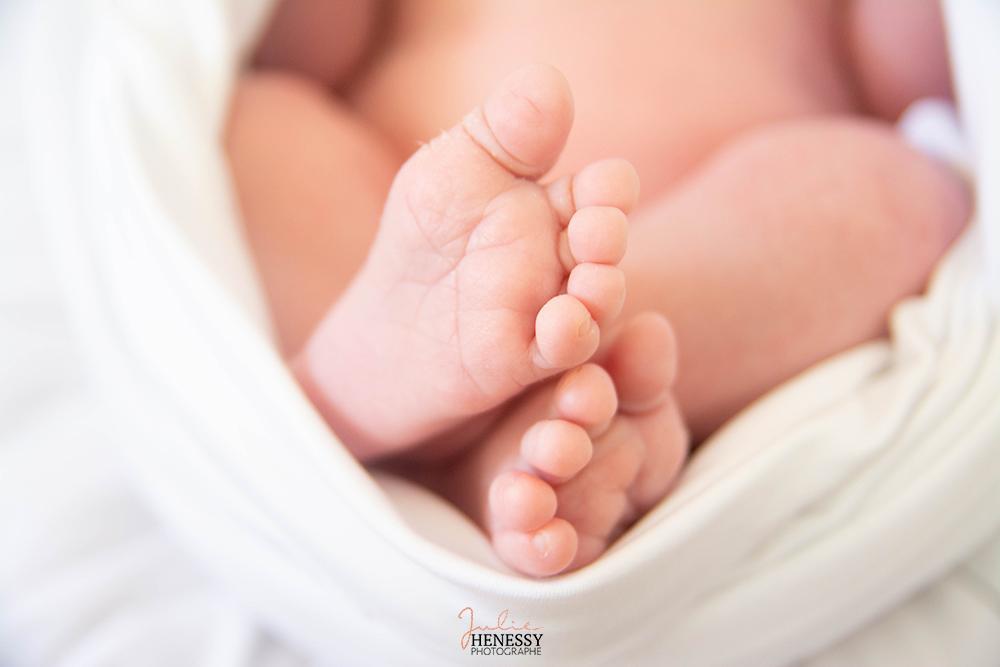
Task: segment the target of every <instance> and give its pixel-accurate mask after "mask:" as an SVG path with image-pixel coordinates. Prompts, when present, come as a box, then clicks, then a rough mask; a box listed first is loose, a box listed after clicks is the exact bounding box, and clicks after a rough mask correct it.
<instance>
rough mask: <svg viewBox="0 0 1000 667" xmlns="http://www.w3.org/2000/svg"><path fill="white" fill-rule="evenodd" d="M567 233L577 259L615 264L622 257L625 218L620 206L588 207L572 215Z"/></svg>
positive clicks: (625, 241) (625, 239) (573, 254)
mask: <svg viewBox="0 0 1000 667" xmlns="http://www.w3.org/2000/svg"><path fill="white" fill-rule="evenodd" d="M566 233H567V238H568V241H569V250H570V253H571V254H572V256H573V259H574V260H575V261H576V262H578V263H584V262H593V263H596V264H617V263H618V262H620V261H621V259H622V257H624V256H625V247H626V244H627V242H628V218H626V217H625V213H624V212H623V211H622V210H621V209H619V208H614V207H612V206H588V207H586V208H581V209H579V210H578V211H577V212H576V213H574V214H573V217H572V218H571V219H570V221H569V227H568V228H567V232H566Z"/></svg>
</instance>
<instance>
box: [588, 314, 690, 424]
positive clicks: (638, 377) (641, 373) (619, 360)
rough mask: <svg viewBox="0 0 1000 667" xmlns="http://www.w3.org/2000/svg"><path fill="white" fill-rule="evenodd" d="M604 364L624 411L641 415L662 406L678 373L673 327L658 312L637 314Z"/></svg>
mask: <svg viewBox="0 0 1000 667" xmlns="http://www.w3.org/2000/svg"><path fill="white" fill-rule="evenodd" d="M603 365H604V367H605V368H607V369H608V373H610V374H611V377H612V378H613V379H614V381H615V387H617V389H618V399H619V403H620V405H621V408H622V410H624V411H626V412H641V411H645V410H650V409H653V408H656V407H657V406H660V405H662V404H663V403H664V402H665V401H666V400H667V398H668V397H669V394H670V387H671V386H672V385H673V382H674V378H675V376H676V374H677V344H676V341H675V338H674V333H673V328H672V327H671V326H670V323H669V322H668V321H667V319H666V318H665V317H663V316H662V315H660V314H658V313H652V312H648V313H642V314H640V315H636V316H635V317H633V318H632V319H631V320H629V321H628V322H627V323H626V324H625V325H624V326H623V327H622V329H621V331H619V333H618V335H617V336H616V337H615V339H614V342H613V343H612V344H611V347H610V348H609V349H608V352H607V356H606V358H604V359H603Z"/></svg>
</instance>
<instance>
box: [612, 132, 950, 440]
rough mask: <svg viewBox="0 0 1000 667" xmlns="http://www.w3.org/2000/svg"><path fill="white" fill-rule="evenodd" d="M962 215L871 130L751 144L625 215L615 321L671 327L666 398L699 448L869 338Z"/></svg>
mask: <svg viewBox="0 0 1000 667" xmlns="http://www.w3.org/2000/svg"><path fill="white" fill-rule="evenodd" d="M969 207H970V203H969V198H968V194H967V192H966V189H965V187H964V184H963V183H962V181H961V180H960V179H959V178H958V177H957V176H956V175H955V174H953V173H952V172H951V171H950V170H948V169H946V168H945V167H944V166H942V165H940V164H938V163H936V162H934V161H932V160H930V159H928V158H926V157H925V156H923V155H922V154H920V153H917V152H916V151H915V150H913V149H911V148H909V147H908V146H907V145H905V144H904V143H903V142H902V140H901V139H900V138H899V137H898V136H897V135H896V134H895V133H894V132H893V131H892V130H891V129H890V128H889V127H888V126H886V125H884V124H880V123H875V122H868V121H861V120H851V119H841V120H832V119H831V120H808V121H795V122H789V123H787V124H784V125H780V126H772V127H769V128H766V129H762V130H759V131H757V132H755V133H753V134H750V135H747V136H746V137H745V138H743V139H741V140H738V141H736V142H735V143H734V144H732V145H730V146H729V147H727V148H726V149H724V150H723V151H721V152H720V153H719V154H718V155H717V156H716V157H715V158H714V159H712V160H710V161H709V163H707V164H706V165H705V166H704V167H703V168H701V169H700V170H699V171H697V172H696V173H695V174H693V175H692V176H691V177H690V178H689V179H688V180H687V181H686V182H685V183H684V184H682V185H681V186H679V187H678V188H677V189H676V190H675V191H674V192H672V193H671V194H670V195H669V196H667V197H665V198H664V199H663V200H662V201H661V202H660V203H659V204H657V205H654V206H652V207H650V208H647V209H646V210H644V211H640V212H638V214H637V215H636V217H635V223H634V225H633V230H632V242H631V243H630V245H629V251H628V253H627V255H626V258H625V262H624V263H623V266H624V268H625V270H626V276H627V281H628V285H629V298H628V302H627V304H626V314H628V313H638V312H641V311H646V310H659V311H660V312H662V313H664V314H665V315H666V316H667V317H668V318H669V319H670V321H671V322H672V324H673V326H674V329H675V332H676V334H677V339H678V347H679V349H680V350H681V355H680V359H679V364H680V369H679V375H678V379H677V384H676V387H675V391H676V393H677V396H678V400H679V402H680V405H681V407H682V410H683V412H684V414H685V417H686V419H687V420H688V423H689V426H690V428H691V431H692V434H693V435H694V437H695V439H696V440H698V439H703V438H705V437H706V436H707V435H709V434H710V433H711V432H712V431H713V430H715V429H716V428H717V427H718V426H719V425H720V424H721V423H722V422H723V421H725V420H726V419H728V418H729V417H731V416H733V415H734V414H735V413H736V412H737V411H738V410H740V409H741V408H743V407H744V406H746V405H747V404H749V403H750V402H751V401H752V400H754V399H755V398H757V397H758V396H760V395H761V394H763V393H764V392H766V391H767V390H769V389H771V388H773V387H775V386H776V385H778V384H779V383H781V382H783V381H784V380H787V379H788V378H790V377H792V376H793V375H795V374H796V373H799V372H801V371H802V370H804V369H806V368H807V367H809V366H810V365H812V364H814V363H816V362H818V361H820V360H821V359H823V358H825V357H828V356H830V355H832V354H834V353H836V352H838V351H841V350H844V349H847V348H849V347H851V346H853V345H857V344H859V343H861V342H863V341H867V340H871V339H874V338H877V337H879V336H882V335H884V334H885V333H886V325H887V316H888V314H889V311H890V310H891V308H892V306H893V305H894V304H895V303H897V302H898V301H899V300H900V299H903V298H905V297H907V296H911V295H915V294H918V293H920V292H921V291H922V290H923V289H924V286H925V284H926V282H927V279H928V276H929V275H930V272H931V270H932V268H933V266H934V263H935V262H936V261H937V259H938V258H940V257H941V255H942V254H943V253H944V251H945V249H946V248H947V247H948V245H949V244H950V243H951V241H952V240H954V238H955V237H956V236H957V235H958V233H959V232H960V231H961V229H962V227H963V226H964V224H965V222H966V220H967V218H968V215H969V210H970V209H969Z"/></svg>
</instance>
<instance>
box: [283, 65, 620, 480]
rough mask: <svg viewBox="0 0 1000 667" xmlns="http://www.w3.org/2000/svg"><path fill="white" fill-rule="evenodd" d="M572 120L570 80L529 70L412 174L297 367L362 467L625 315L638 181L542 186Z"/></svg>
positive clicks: (484, 403)
mask: <svg viewBox="0 0 1000 667" xmlns="http://www.w3.org/2000/svg"><path fill="white" fill-rule="evenodd" d="M572 115H573V109H572V99H571V97H570V93H569V88H568V86H567V83H566V81H565V79H564V78H563V77H562V75H561V74H559V73H558V72H557V71H556V70H554V69H552V68H549V67H543V66H534V67H527V68H524V69H522V70H520V71H519V72H517V73H516V74H514V75H513V76H512V77H510V78H509V79H507V80H506V81H505V82H504V83H503V84H502V85H501V86H500V88H499V89H498V90H497V91H496V92H495V93H494V94H493V95H492V96H491V97H490V98H489V99H488V100H487V101H486V102H485V104H483V106H482V107H481V108H479V109H477V110H475V111H473V112H472V113H471V114H469V115H468V116H467V117H466V118H465V119H464V120H463V121H462V123H461V124H459V125H458V126H456V127H454V128H452V129H451V130H449V131H448V132H445V133H443V134H442V135H441V136H439V137H438V138H436V139H434V140H433V141H431V142H430V143H429V144H427V145H425V146H423V147H422V148H421V149H420V150H419V151H417V153H416V154H415V155H414V156H413V157H412V158H410V160H409V161H408V162H407V163H406V164H405V165H404V166H403V168H402V169H401V170H400V172H399V174H398V175H397V177H396V179H395V181H394V183H393V186H392V189H391V191H390V193H389V197H388V200H387V202H386V206H385V211H384V213H383V217H382V221H381V226H380V229H379V233H378V237H377V238H376V241H375V244H374V246H373V248H372V250H371V253H370V254H369V257H368V259H367V261H366V263H365V266H364V268H363V269H362V270H361V272H360V273H359V274H358V276H357V277H356V278H355V280H354V282H353V283H352V285H351V286H350V288H348V290H347V292H346V293H345V295H344V296H343V297H342V299H341V300H340V301H339V302H338V303H337V304H336V305H335V306H334V307H333V308H332V310H331V311H330V312H329V314H328V315H327V316H326V318H325V319H324V321H323V322H322V323H321V324H320V326H319V327H318V328H317V330H316V331H315V332H314V333H313V335H312V336H311V338H310V340H309V341H308V343H307V344H306V346H305V348H304V349H303V351H302V352H301V353H300V354H299V355H298V356H297V358H296V359H295V362H294V365H295V369H296V372H297V374H298V375H299V378H300V380H301V381H302V383H303V385H304V386H305V387H306V389H307V391H308V392H309V393H310V394H311V397H312V398H313V400H314V402H315V403H316V404H317V405H318V406H319V408H320V409H321V410H322V412H323V413H324V415H325V416H326V417H327V419H328V420H329V422H330V424H331V425H332V426H333V428H334V429H335V430H336V431H337V433H338V434H339V435H340V436H341V438H342V439H343V440H344V442H345V444H347V446H348V447H349V448H350V449H351V450H352V451H353V452H354V453H355V455H357V456H358V457H359V458H361V459H363V460H368V459H371V458H374V457H378V456H382V455H386V454H390V453H393V452H398V451H399V450H401V449H402V448H404V447H407V446H409V445H413V444H415V443H418V442H421V441H424V440H426V439H427V438H428V437H430V436H432V435H435V434H438V433H441V432H443V431H445V430H447V429H449V428H451V427H454V426H456V425H458V424H460V423H462V422H464V421H465V420H467V419H469V418H470V417H472V416H474V415H477V414H480V413H483V412H485V411H487V410H489V409H491V408H494V407H496V406H497V405H499V404H501V403H503V402H504V401H506V400H507V399H509V398H511V397H512V396H514V395H516V394H517V393H519V392H520V391H521V390H522V389H524V388H525V387H526V386H528V385H530V384H532V383H534V382H537V381H539V380H542V379H545V378H547V377H550V376H552V375H554V374H556V373H558V372H561V371H564V370H565V369H567V368H571V367H574V366H578V365H579V364H581V363H583V362H585V361H586V360H587V359H588V358H589V357H590V356H591V355H593V354H594V352H595V350H596V349H597V347H598V342H599V326H600V325H601V324H603V323H605V322H607V321H609V320H610V319H611V318H613V317H615V316H616V315H617V314H618V312H619V311H620V309H621V306H622V302H623V300H624V296H625V283H624V277H623V274H622V272H621V270H620V269H618V267H617V264H618V262H619V261H620V260H621V258H622V256H623V254H624V252H625V243H626V234H627V230H626V217H625V215H626V213H627V212H628V211H629V209H630V208H631V207H632V205H633V204H634V203H635V201H636V198H637V196H638V179H637V177H636V175H635V171H634V170H633V169H632V167H631V166H630V165H629V164H628V163H626V162H624V161H622V160H607V161H603V162H598V163H595V164H593V165H591V166H589V167H587V168H585V169H584V170H582V171H581V172H580V173H578V174H576V175H575V176H572V177H568V178H564V179H562V180H560V181H557V182H556V183H554V184H552V185H550V186H548V187H547V188H543V187H542V186H540V185H539V184H538V183H537V182H536V181H535V179H536V178H538V177H540V176H542V175H543V174H544V173H545V172H546V171H548V169H549V168H550V167H551V166H552V164H553V163H554V162H555V160H556V158H557V157H558V155H559V152H560V151H561V150H562V147H563V144H564V143H565V141H566V136H567V134H568V133H569V129H570V124H571V122H572Z"/></svg>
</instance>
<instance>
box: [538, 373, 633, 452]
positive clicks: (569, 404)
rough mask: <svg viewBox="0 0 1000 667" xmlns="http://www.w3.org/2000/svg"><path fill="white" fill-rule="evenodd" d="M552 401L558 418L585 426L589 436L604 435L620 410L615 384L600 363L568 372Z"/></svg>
mask: <svg viewBox="0 0 1000 667" xmlns="http://www.w3.org/2000/svg"><path fill="white" fill-rule="evenodd" d="M552 400H553V403H554V404H555V408H556V413H557V414H558V416H559V417H561V418H562V419H565V420H568V421H571V422H573V423H575V424H578V425H580V426H582V427H583V428H584V429H586V430H587V432H588V433H589V434H590V435H597V434H598V433H601V432H603V431H604V429H605V428H607V426H608V424H609V423H610V422H611V419H612V418H613V417H614V416H615V413H616V412H617V411H618V394H617V392H616V391H615V384H614V382H613V381H612V380H611V376H610V375H608V372H607V371H606V370H604V369H603V368H601V367H600V366H598V365H597V364H584V365H583V366H580V367H578V368H574V369H573V370H571V371H567V372H566V373H565V374H564V375H563V376H562V378H561V379H560V380H559V384H557V385H556V389H555V395H554V396H553V399H552Z"/></svg>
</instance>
